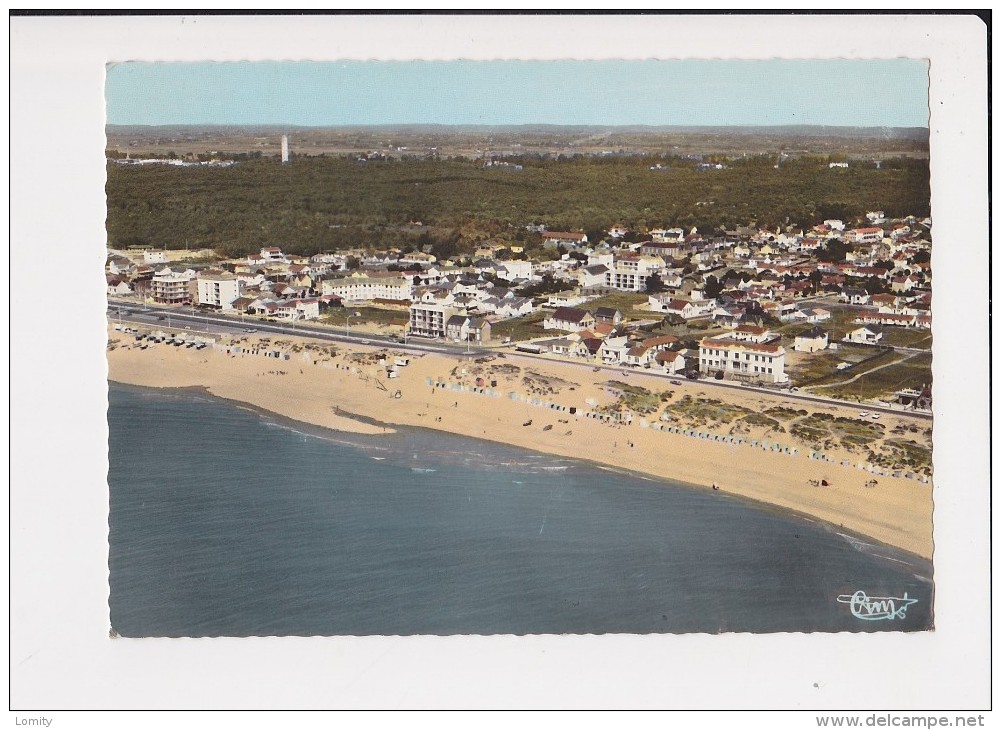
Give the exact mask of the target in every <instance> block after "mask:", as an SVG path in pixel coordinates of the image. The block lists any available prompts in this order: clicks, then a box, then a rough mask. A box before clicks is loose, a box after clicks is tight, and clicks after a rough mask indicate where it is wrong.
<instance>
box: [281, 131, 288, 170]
mask: <svg viewBox="0 0 1001 730" xmlns="http://www.w3.org/2000/svg"><path fill="white" fill-rule="evenodd" d="M287 163H288V135H287V134H283V135H282V164H283V165H285V164H287Z"/></svg>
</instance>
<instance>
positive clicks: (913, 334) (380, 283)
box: [106, 211, 931, 411]
mask: <svg viewBox="0 0 1001 730" xmlns="http://www.w3.org/2000/svg"><path fill="white" fill-rule="evenodd" d="M863 220H864V222H865V225H864V226H859V227H848V226H846V224H845V223H844V222H843V221H840V220H827V221H825V222H824V223H823V224H821V225H817V226H814V227H813V228H811V229H808V230H769V229H757V230H754V229H751V228H740V229H737V230H734V231H717V232H715V233H713V234H708V233H707V234H702V233H700V232H699V231H698V230H695V229H692V230H689V231H685V230H684V229H682V228H677V227H675V228H657V229H653V230H644V231H632V230H630V229H629V228H627V227H625V226H623V225H613V226H610V227H609V229H608V230H607V232H606V236H605V238H604V239H603V240H599V241H588V238H587V235H586V234H585V233H583V232H566V231H550V230H547V229H546V228H545V227H544V226H535V225H533V226H529V228H531V229H532V230H531V233H532V234H534V236H533V238H534V241H535V250H531V249H529V248H528V246H525V245H522V246H515V245H510V244H504V243H484V244H483V245H481V246H480V247H479V248H478V249H477V250H476V251H475V252H473V253H472V254H471V255H457V256H454V257H452V258H449V259H447V260H440V261H439V260H437V259H436V257H435V256H434V255H432V254H431V253H429V252H428V251H421V250H409V251H401V250H399V249H395V250H394V249H389V250H384V249H379V248H377V247H373V248H371V249H368V250H360V249H359V250H352V251H340V252H336V253H321V254H317V255H314V256H311V257H302V256H293V255H287V254H285V253H284V252H283V251H282V249H281V247H279V246H266V247H262V248H261V249H260V252H259V253H257V254H251V255H249V256H247V257H246V258H242V259H219V260H217V257H215V256H214V254H213V253H212V252H210V251H209V252H199V253H198V254H197V255H190V254H191V252H184V251H165V250H155V249H151V248H148V247H147V248H143V249H141V250H136V249H130V250H124V251H120V250H119V251H112V252H110V254H109V257H108V259H107V271H106V275H107V290H108V295H109V296H110V297H113V298H121V299H122V300H123V301H142V302H144V303H148V304H151V305H161V306H166V307H189V308H192V309H198V310H201V311H206V312H208V311H212V312H221V313H226V314H233V315H239V316H241V317H242V318H245V319H247V320H255V319H256V320H263V321H274V322H283V323H290V324H292V323H296V322H300V323H312V324H328V325H330V326H331V327H348V328H353V329H354V330H355V331H356V332H360V331H370V332H372V333H373V334H377V335H379V334H381V335H383V336H387V337H391V338H394V339H399V340H403V339H404V338H423V339H430V340H439V341H445V342H453V343H468V344H470V345H472V346H475V347H479V348H483V347H492V348H497V347H501V348H505V347H506V348H514V349H517V350H519V351H521V352H527V353H533V354H537V355H543V356H547V357H550V358H560V359H567V360H571V361H585V362H589V363H594V364H600V365H606V366H624V367H631V368H643V369H646V370H652V371H657V372H663V373H665V374H668V375H673V376H678V377H682V376H684V377H688V378H692V379H696V378H714V379H717V380H725V381H735V382H740V383H746V384H749V385H759V386H766V387H773V388H785V389H793V388H796V389H799V388H803V389H806V390H808V391H810V392H815V393H817V394H818V395H823V396H828V397H832V398H837V399H841V400H848V401H856V402H873V403H875V404H876V405H891V404H897V405H900V406H902V407H906V408H909V409H913V410H923V411H928V410H929V409H930V404H931V391H930V385H931V368H930V347H931V269H930V227H931V221H930V220H929V219H923V220H917V219H916V218H914V217H913V216H908V217H904V218H888V217H886V215H885V214H884V213H883V212H882V211H870V212H867V213H865V216H864V219H863ZM428 248H430V247H428ZM185 254H187V255H185Z"/></svg>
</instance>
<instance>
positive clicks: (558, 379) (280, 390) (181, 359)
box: [108, 326, 932, 558]
mask: <svg viewBox="0 0 1001 730" xmlns="http://www.w3.org/2000/svg"><path fill="white" fill-rule="evenodd" d="M108 335H109V351H108V364H109V378H110V379H111V380H113V381H116V382H121V383H126V384H132V385H140V386H147V387H159V388H180V387H202V388H205V389H206V390H207V391H208V392H209V393H211V394H213V395H215V396H218V397H221V398H226V399H230V400H234V401H240V402H243V403H246V404H249V405H252V406H254V407H257V408H261V409H264V410H267V411H270V412H273V413H275V414H278V415H281V416H284V417H287V418H291V419H295V420H298V421H301V422H304V423H309V424H312V425H316V426H321V427H326V428H331V429H337V430H341V431H351V432H357V433H367V434H379V433H386V432H389V431H391V430H392V427H393V426H394V425H406V426H420V427H425V428H430V429H438V430H441V431H448V432H451V433H457V434H462V435H465V436H471V437H474V438H480V439H487V440H491V441H498V442H502V443H507V444H511V445H514V446H520V447H524V448H528V449H533V450H536V451H541V452H545V453H549V454H555V455H559V456H565V457H570V458H579V459H586V460H589V461H591V462H595V463H597V464H601V465H603V466H606V467H608V468H612V469H621V470H628V471H633V472H637V473H641V474H645V475H648V476H650V477H655V478H664V479H670V480H672V481H679V482H685V483H688V484H691V485H692V486H693V487H701V488H711V487H713V486H715V487H716V488H718V490H719V491H720V492H726V493H730V494H734V495H739V496H741V497H745V498H748V499H752V500H755V501H757V502H760V503H764V504H767V505H771V506H773V507H777V508H782V509H785V510H793V511H795V512H798V513H800V514H802V515H804V516H807V517H809V518H812V519H816V520H819V521H822V522H825V523H828V524H829V525H831V526H832V527H833V529H836V530H844V531H845V532H846V533H854V534H857V535H862V536H866V537H869V538H873V539H875V540H877V541H879V542H883V543H887V544H890V545H894V546H896V547H899V548H902V549H904V550H907V551H909V552H912V553H914V554H917V555H919V556H921V557H924V558H930V557H931V554H932V485H931V483H930V481H927V476H926V475H925V474H922V473H919V472H918V471H916V470H915V471H913V472H912V471H908V470H906V469H904V468H903V467H901V468H895V467H893V466H892V465H890V466H887V465H886V464H882V465H874V464H872V463H870V462H866V461H865V459H864V458H863V455H862V454H861V452H860V450H858V449H853V450H848V449H847V448H843V444H837V445H831V447H830V448H824V449H823V451H822V452H821V451H815V450H814V449H812V448H811V447H810V446H809V445H808V444H806V443H803V442H801V441H800V440H798V439H797V438H795V437H794V435H793V434H792V433H791V432H789V431H788V430H786V429H784V428H782V427H781V426H779V427H769V426H768V425H762V424H767V419H765V420H761V419H758V420H756V419H755V418H748V417H747V416H743V417H741V416H740V414H762V413H765V412H780V411H782V409H783V408H784V407H787V406H788V403H787V402H786V401H784V400H783V398H782V397H781V395H772V394H768V393H762V392H759V391H753V392H748V393H742V392H739V391H734V392H727V393H725V394H724V393H720V392H717V391H719V390H720V389H707V388H706V387H705V386H704V385H701V384H700V383H699V382H698V381H694V382H691V381H682V382H679V383H678V384H670V385H668V384H667V383H665V381H664V380H663V379H662V378H655V377H651V376H645V375H643V374H642V372H641V371H636V372H633V373H631V374H630V375H629V376H628V377H627V378H625V380H626V381H628V385H627V384H626V383H624V382H621V381H620V380H619V379H618V378H617V377H616V376H615V375H612V374H609V373H607V372H594V371H593V369H592V368H590V367H585V366H581V365H574V364H568V363H560V362H543V361H537V360H534V359H533V360H529V359H527V358H516V357H507V358H504V357H493V358H491V359H489V361H483V362H481V361H478V360H471V359H466V358H456V357H449V356H444V355H436V354H427V355H424V356H419V357H415V356H413V355H412V354H411V355H402V354H401V355H402V357H401V359H400V364H397V356H396V354H394V353H393V352H392V350H391V349H390V350H386V349H384V348H379V347H366V346H363V345H356V346H350V347H348V346H345V345H343V344H339V345H336V346H335V345H330V344H329V343H319V342H312V341H310V340H308V339H301V338H292V337H281V338H278V339H275V338H271V339H262V338H261V337H260V336H254V335H245V336H239V337H226V336H222V337H217V338H215V341H214V343H213V344H210V345H208V346H207V347H205V348H203V349H194V348H186V347H174V346H171V345H167V344H164V343H161V344H157V345H153V346H147V348H146V349H140V347H139V345H138V343H137V342H136V341H135V340H134V338H133V337H132V336H130V335H123V334H122V333H120V332H116V331H114V330H113V329H112V328H111V327H110V326H109V331H108ZM404 359H405V360H406V361H407V364H405V365H403V364H402V362H403V360H404ZM483 360H486V359H485V358H483ZM390 370H392V372H393V375H392V376H390V374H389V371H390ZM665 388H668V390H665ZM709 390H712V391H713V392H712V393H709V392H707V391H709ZM626 391H632V392H634V393H642V392H647V393H649V394H651V396H650V397H648V398H647V401H648V403H647V405H648V408H647V409H646V410H647V412H641V410H639V409H634V408H630V407H629V405H628V403H630V402H629V401H628V399H627V398H625V394H626V393H625V392H626ZM653 396H656V397H653ZM721 401H725V402H722V403H721ZM692 403H711V404H719V405H718V406H715V405H714V407H716V408H717V410H720V409H722V410H723V411H724V412H731V411H732V412H733V414H734V417H733V418H731V419H730V420H729V421H726V420H725V419H724V420H723V421H711V420H710V421H709V422H706V423H700V424H697V425H696V424H693V423H692V422H690V421H686V419H685V418H684V414H685V413H687V411H685V410H684V407H686V406H687V405H690V404H692ZM672 409H673V410H672ZM812 410H815V411H822V412H823V413H821V414H820V416H823V417H824V418H827V419H831V420H833V419H838V418H841V419H844V420H845V422H846V423H847V422H848V419H854V418H855V417H856V416H857V411H858V409H857V408H853V407H850V406H847V405H845V406H836V405H828V406H820V405H817V406H815V407H814V408H813V409H812ZM665 414H666V415H665ZM671 414H673V415H671ZM354 416H359V417H362V418H363V419H364V420H358V419H356V418H354ZM820 416H818V417H820ZM383 424H384V425H383ZM915 424H917V425H919V426H920V428H921V429H927V427H928V425H929V424H928V422H927V420H923V419H916V418H913V417H909V416H906V415H903V414H901V415H885V416H884V417H883V419H882V421H881V427H882V428H881V430H882V431H883V432H885V433H889V432H890V431H891V430H893V429H896V430H898V431H901V430H906V429H908V428H909V429H911V430H914V429H915ZM881 438H884V440H885V437H881ZM878 440H879V439H877V440H876V441H878ZM873 446H874V447H878V446H879V444H878V443H875V441H874V444H873ZM895 474H897V475H898V476H894V475H895Z"/></svg>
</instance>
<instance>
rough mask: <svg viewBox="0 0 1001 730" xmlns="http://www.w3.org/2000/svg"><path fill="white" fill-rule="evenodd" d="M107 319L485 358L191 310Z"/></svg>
mask: <svg viewBox="0 0 1001 730" xmlns="http://www.w3.org/2000/svg"><path fill="white" fill-rule="evenodd" d="M108 317H109V318H110V319H111V320H112V321H118V320H121V321H122V322H133V323H135V324H142V325H145V326H153V327H157V326H158V327H163V328H165V329H176V330H184V329H188V330H191V331H201V332H210V333H216V334H247V333H248V332H250V331H251V330H253V331H254V332H256V333H258V334H263V333H269V334H276V335H286V336H299V337H312V338H315V339H318V340H324V341H328V342H347V343H350V344H354V345H371V346H375V347H392V348H394V349H398V350H404V351H408V352H415V353H421V352H433V353H438V354H444V355H450V356H453V357H467V356H468V357H480V356H482V355H484V354H485V348H482V347H474V346H472V345H470V346H468V347H467V346H464V345H456V344H449V343H442V342H437V341H434V340H424V339H422V338H416V337H410V338H407V341H406V343H403V342H397V341H395V340H393V339H391V338H390V337H389V336H386V335H373V334H369V333H367V332H365V333H357V334H351V333H350V331H349V330H347V329H346V330H345V331H344V332H340V331H337V330H333V329H332V328H330V327H322V326H321V327H318V326H315V325H303V324H294V325H293V324H291V323H290V324H285V323H283V322H270V321H262V320H254V319H246V318H241V317H235V316H228V315H223V314H215V313H209V312H200V311H198V310H195V311H194V312H192V311H191V310H190V309H177V308H167V307H153V306H150V307H147V308H145V309H144V308H143V306H142V305H139V304H135V303H133V302H130V303H128V304H119V303H118V302H111V303H110V304H109V306H108Z"/></svg>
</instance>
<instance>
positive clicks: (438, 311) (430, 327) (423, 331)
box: [410, 302, 459, 337]
mask: <svg viewBox="0 0 1001 730" xmlns="http://www.w3.org/2000/svg"><path fill="white" fill-rule="evenodd" d="M458 313H459V310H457V309H453V308H452V307H446V306H443V305H441V304H426V303H424V302H417V303H415V304H412V305H410V334H411V335H417V336H419V337H445V334H446V329H447V328H446V325H447V323H448V320H449V317H452V316H453V315H455V314H458Z"/></svg>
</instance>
